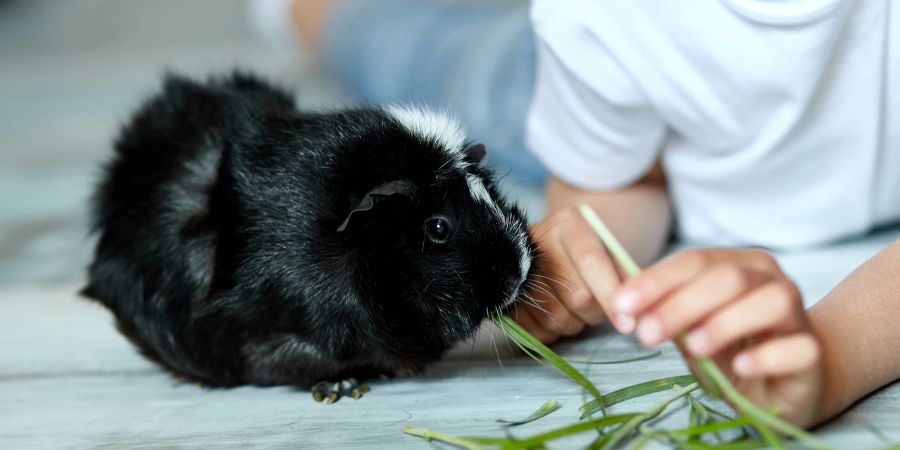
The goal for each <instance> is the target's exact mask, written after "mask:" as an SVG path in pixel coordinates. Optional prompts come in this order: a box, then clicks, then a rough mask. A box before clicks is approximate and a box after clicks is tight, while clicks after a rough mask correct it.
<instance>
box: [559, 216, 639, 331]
mask: <svg viewBox="0 0 900 450" xmlns="http://www.w3.org/2000/svg"><path fill="white" fill-rule="evenodd" d="M573 214H575V215H576V219H573V220H572V221H571V222H570V223H568V226H567V227H566V228H565V230H564V232H561V234H560V235H559V239H560V244H562V248H563V250H564V251H565V253H566V255H567V257H568V258H567V259H568V260H569V261H571V263H572V266H573V267H574V268H575V270H576V271H577V272H578V275H579V277H580V278H581V281H582V282H583V283H584V285H585V286H587V288H588V290H589V291H590V293H591V294H592V297H593V300H594V301H596V302H599V306H600V307H601V308H600V310H601V312H602V311H607V312H608V311H610V306H611V304H610V300H611V297H612V293H613V292H615V291H616V289H618V288H619V286H620V284H621V281H620V279H619V274H618V271H617V270H616V266H615V263H614V262H613V261H612V258H610V256H609V254H608V253H607V252H606V247H604V246H603V243H602V242H600V239H598V238H597V235H596V234H594V231H593V230H592V229H591V227H590V226H589V225H588V224H587V222H585V221H584V219H582V218H581V216H580V215H577V214H578V213H577V212H575V213H573ZM573 300H576V301H575V302H573V303H572V304H571V307H572V309H575V310H578V311H585V313H586V316H587V317H586V318H587V319H592V318H594V317H595V315H596V310H594V309H593V308H592V307H591V306H590V305H589V304H588V301H589V300H590V299H589V298H587V296H584V295H581V296H580V297H578V298H577V299H573ZM579 315H581V314H579ZM591 323H595V322H591ZM613 325H615V326H616V327H617V328H619V331H621V332H623V333H629V332H631V329H629V328H624V329H623V328H621V327H620V326H619V325H620V324H619V323H617V322H616V321H615V317H613ZM626 325H627V324H626ZM632 326H633V325H632Z"/></svg>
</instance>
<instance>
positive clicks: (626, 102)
mask: <svg viewBox="0 0 900 450" xmlns="http://www.w3.org/2000/svg"><path fill="white" fill-rule="evenodd" d="M577 3H579V2H573V3H572V4H577ZM564 5H565V6H564ZM593 6H595V7H596V5H595V4H594V5H593ZM588 20H589V16H587V17H586V15H585V14H581V13H580V12H579V11H578V8H577V7H572V6H571V5H570V4H569V2H568V1H567V2H559V1H557V0H536V1H535V2H534V3H533V7H532V23H533V24H534V29H535V41H536V46H537V78H536V82H535V90H534V96H533V98H532V103H531V106H530V108H529V112H528V118H527V122H526V131H525V134H526V136H525V137H526V143H527V145H528V147H529V149H530V150H531V151H532V152H533V153H534V154H535V155H536V156H537V157H538V158H539V159H540V160H541V161H542V162H543V163H544V165H545V166H546V167H547V168H548V169H549V170H550V171H551V172H552V173H553V174H554V175H556V176H557V177H559V178H560V179H562V180H564V181H566V182H568V183H570V184H573V185H575V186H578V187H580V188H583V189H591V190H610V189H616V188H620V187H623V186H627V185H629V184H631V183H633V182H634V181H637V180H638V179H640V178H641V177H642V176H643V175H645V174H646V173H647V171H648V170H649V169H650V168H651V167H652V165H653V163H654V162H655V161H656V158H657V155H658V153H659V149H660V146H661V143H662V140H663V139H664V136H665V131H666V126H665V123H664V122H663V120H662V119H661V117H659V115H658V114H657V113H656V111H655V110H654V108H653V107H652V105H651V104H650V103H649V102H648V101H647V99H646V97H645V95H644V93H643V92H642V91H641V90H640V88H639V87H638V85H637V84H636V83H635V81H634V79H633V78H632V77H631V76H630V74H629V72H628V68H627V67H624V65H623V64H624V63H623V62H622V61H621V59H620V58H617V57H616V55H615V53H614V50H612V49H610V48H609V46H607V45H605V43H604V40H603V36H602V34H601V33H599V32H598V30H597V29H595V28H592V26H591V24H590V23H588Z"/></svg>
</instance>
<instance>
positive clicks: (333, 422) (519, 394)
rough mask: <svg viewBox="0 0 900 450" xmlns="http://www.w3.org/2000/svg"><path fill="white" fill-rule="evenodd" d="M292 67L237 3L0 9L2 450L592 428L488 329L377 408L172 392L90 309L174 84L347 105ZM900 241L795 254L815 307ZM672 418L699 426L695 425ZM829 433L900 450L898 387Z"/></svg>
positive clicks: (103, 315)
mask: <svg viewBox="0 0 900 450" xmlns="http://www.w3.org/2000/svg"><path fill="white" fill-rule="evenodd" d="M294 61H296V59H295V58H293V57H292V56H291V55H289V54H285V53H278V52H275V51H273V50H270V49H268V48H266V47H265V46H264V45H263V44H262V43H260V42H259V41H257V40H255V39H254V38H253V36H251V34H250V33H249V32H248V31H247V29H246V23H245V18H244V16H243V4H242V3H241V2H239V1H228V2H225V1H218V0H203V1H192V2H180V1H176V0H165V1H154V2H136V1H132V2H124V1H121V0H93V1H89V0H83V1H71V2H38V1H25V0H18V1H17V0H7V1H5V2H4V1H0V448H3V449H6V448H9V449H31V448H384V449H396V448H414V449H415V448H423V449H424V448H429V446H428V444H426V443H424V442H421V441H419V440H417V439H415V438H412V437H409V436H404V435H403V434H402V429H403V427H406V426H417V427H428V428H433V429H437V430H442V431H447V432H451V433H458V434H489V435H498V436H499V435H501V434H502V433H503V432H502V431H501V429H500V428H499V427H498V425H497V423H496V422H495V420H496V419H498V418H519V417H523V416H525V415H527V414H528V413H530V412H531V411H532V410H534V409H535V408H537V407H538V406H539V405H541V404H542V403H543V402H544V401H546V400H547V399H549V398H555V399H557V400H559V401H560V402H562V404H563V408H562V409H561V410H560V411H558V412H556V413H555V414H553V415H551V416H549V417H547V418H545V419H543V420H541V421H539V422H536V423H534V424H531V425H527V426H525V427H522V428H521V429H519V430H518V431H516V433H518V434H522V435H527V434H530V433H534V432H538V431H542V430H546V429H548V428H551V427H554V426H559V425H562V424H564V423H567V422H569V421H571V420H573V419H574V418H575V417H577V407H578V406H579V405H580V404H581V402H582V394H581V393H580V392H579V390H578V389H577V388H576V387H575V386H574V385H572V384H571V383H569V382H568V381H566V380H565V379H563V378H561V377H559V376H557V375H556V374H555V373H553V372H550V371H548V370H547V369H544V368H543V367H541V366H539V365H538V364H536V363H534V362H533V361H531V360H529V359H527V358H525V357H522V356H521V355H515V354H513V353H512V352H511V351H510V350H509V348H508V344H507V343H506V342H505V341H504V340H503V339H502V337H501V336H499V335H497V336H493V337H494V339H493V343H494V344H495V345H492V339H491V338H490V337H491V334H490V330H487V331H486V332H485V333H482V334H481V335H480V336H479V338H478V339H477V340H476V342H469V343H465V344H464V345H461V346H460V347H459V348H458V349H456V350H455V351H454V352H453V353H452V354H451V355H450V356H449V357H448V358H447V359H446V360H445V361H443V362H441V363H439V364H437V365H435V366H434V367H432V368H430V369H429V370H428V371H427V372H426V373H425V374H424V375H422V376H419V377H415V378H410V379H402V380H394V381H387V382H383V381H378V382H373V383H372V391H371V392H370V393H369V394H368V395H367V396H366V397H364V398H363V399H361V400H359V401H352V400H342V401H340V402H338V403H336V404H334V405H325V404H319V403H315V402H313V401H312V400H311V398H310V396H309V394H308V393H307V392H302V391H299V390H296V389H292V388H286V387H281V388H266V389H261V388H252V387H244V388H237V389H229V390H207V389H201V388H199V387H197V386H195V385H190V384H182V385H173V384H172V380H171V378H170V377H169V375H167V374H166V373H164V372H162V371H160V370H158V369H157V368H155V367H154V366H153V365H151V364H149V363H148V362H146V361H145V360H143V359H141V358H140V357H139V356H138V355H137V354H136V353H135V351H134V350H133V349H132V348H131V347H130V346H129V345H128V344H127V343H126V341H125V340H124V339H123V338H122V337H121V336H119V335H118V334H117V333H116V331H115V330H114V328H113V326H112V321H111V318H110V316H109V314H108V313H107V312H106V311H104V310H103V309H101V308H100V307H98V306H97V305H95V304H92V303H90V302H87V301H85V300H82V299H80V298H78V297H77V296H76V294H75V293H76V291H77V290H78V288H79V287H80V285H81V283H82V280H83V277H84V267H85V264H86V262H87V259H88V257H89V254H90V251H91V246H92V241H90V240H89V238H88V231H87V225H86V220H85V204H86V201H87V196H88V193H89V191H90V186H91V183H92V180H94V179H95V176H96V174H97V169H96V166H97V163H98V162H99V161H101V160H102V159H103V157H104V155H105V154H106V153H107V152H108V151H109V141H110V139H111V137H112V135H113V134H114V132H115V130H116V127H117V125H118V123H119V122H120V121H121V120H122V118H123V117H124V116H125V115H126V114H127V113H128V111H129V110H130V109H131V108H133V107H134V106H135V105H136V104H137V102H138V100H139V99H140V97H141V96H142V95H145V94H147V93H149V92H151V91H152V90H153V89H154V87H155V85H156V84H155V83H156V81H157V79H158V75H159V74H160V73H161V71H162V69H163V68H165V67H169V68H175V69H178V70H182V71H186V72H188V73H195V74H199V73H205V72H207V71H210V70H215V69H221V68H222V67H230V66H233V65H242V66H248V67H253V68H255V69H257V70H259V71H261V72H264V73H267V74H269V75H271V76H273V77H274V78H276V79H279V80H282V81H284V82H287V83H290V84H291V85H293V86H296V87H298V89H299V90H300V91H301V92H302V93H303V95H302V96H301V98H302V99H303V102H305V103H306V104H323V103H326V104H327V103H328V102H332V103H334V102H337V101H338V99H339V98H340V97H339V96H338V95H337V92H336V90H335V89H334V87H333V86H332V85H331V83H329V82H328V80H327V79H323V78H322V77H321V76H314V75H311V74H310V70H309V68H308V67H301V66H298V65H297V64H295V62H294ZM518 195H520V196H524V197H525V198H527V199H529V200H531V201H532V202H534V201H539V199H538V198H536V197H534V195H533V194H529V193H527V192H519V193H518ZM898 235H900V231H898V230H892V231H888V232H884V233H881V234H878V235H875V236H872V237H870V238H867V239H864V240H860V241H856V242H848V243H844V244H841V245H836V246H834V247H830V248H826V249H818V250H813V251H808V252H801V253H795V254H790V255H781V257H780V259H781V261H782V263H783V264H784V266H785V268H786V270H787V271H788V273H790V274H791V276H793V277H794V278H795V279H796V280H797V281H798V282H799V283H800V285H801V287H802V290H803V292H804V294H805V296H806V298H808V299H810V301H814V300H815V299H817V298H820V297H821V296H822V295H823V294H824V293H825V292H827V291H828V290H829V289H830V288H831V287H833V286H834V285H835V284H836V283H837V282H838V281H839V280H840V279H841V278H842V277H843V276H844V275H846V274H847V273H849V271H850V270H852V268H853V267H854V266H855V265H856V264H858V263H859V262H861V261H863V260H864V259H865V258H867V257H869V256H870V255H872V254H873V253H875V252H876V251H877V250H878V249H879V248H881V247H883V246H885V245H886V244H887V243H888V242H890V241H891V240H892V239H895V238H896V237H897V236H898ZM557 350H558V351H559V352H561V353H562V354H564V355H565V356H567V357H571V358H578V359H584V358H589V357H591V355H592V354H593V355H594V357H596V358H602V359H612V358H619V357H625V356H629V355H638V354H642V353H643V352H644V351H645V350H643V349H640V348H639V347H638V346H637V345H636V344H635V343H634V342H633V340H632V339H631V338H626V337H620V336H614V335H612V334H610V333H609V330H608V329H606V328H603V327H600V328H598V329H595V330H591V332H590V333H589V336H585V337H583V338H582V339H579V340H573V341H569V342H565V343H563V344H561V345H559V346H558V347H557ZM860 350H861V351H865V349H860ZM498 358H499V360H498ZM683 373H686V369H685V367H684V365H683V364H682V362H681V360H680V358H679V356H678V354H677V352H676V351H675V350H674V349H673V348H671V347H663V354H662V355H661V356H659V357H657V358H653V359H649V360H645V361H640V362H634V363H628V364H621V365H612V366H594V367H592V368H591V369H590V378H591V379H592V380H593V381H595V382H596V383H597V385H598V387H599V388H600V389H601V390H605V391H609V390H612V389H615V388H618V387H622V386H625V385H629V384H633V383H635V382H638V381H643V380H649V379H654V378H659V377H664V376H670V375H677V374H683ZM657 399H658V398H655V397H650V398H646V399H641V400H639V401H634V402H632V403H626V404H623V405H619V406H617V407H616V410H618V411H629V410H637V409H639V408H646V407H648V406H649V405H650V404H652V403H654V402H655V401H656V400H657ZM666 420H668V421H670V422H671V423H672V424H673V426H676V425H680V424H684V423H685V421H686V413H685V412H684V410H683V409H682V410H680V411H679V412H678V413H677V414H674V415H672V416H670V417H669V418H668V419H666ZM875 430H877V431H875ZM817 433H818V434H820V435H821V436H822V437H823V438H825V439H827V440H828V441H830V442H832V443H834V444H835V446H836V447H838V448H874V447H878V446H883V445H885V444H887V443H889V442H900V385H897V384H895V385H893V386H890V387H887V388H885V389H882V390H881V391H880V392H878V393H876V394H875V395H872V396H871V397H869V398H867V399H865V400H864V401H863V402H861V403H860V404H859V405H857V406H855V407H854V408H852V409H851V410H850V411H848V412H847V413H846V414H844V415H843V416H841V417H840V418H839V419H837V420H835V421H834V422H833V423H831V424H828V425H827V426H825V427H822V428H821V429H820V430H818V431H817ZM580 443H584V441H583V440H578V439H574V440H568V441H564V442H561V443H560V445H559V448H577V446H578V444H580ZM554 448H556V447H554Z"/></svg>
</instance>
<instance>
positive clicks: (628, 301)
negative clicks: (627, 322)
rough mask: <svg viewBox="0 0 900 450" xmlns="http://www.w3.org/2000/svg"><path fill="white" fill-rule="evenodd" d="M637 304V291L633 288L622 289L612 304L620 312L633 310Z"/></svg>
mask: <svg viewBox="0 0 900 450" xmlns="http://www.w3.org/2000/svg"><path fill="white" fill-rule="evenodd" d="M637 305H638V293H637V291H635V290H634V289H629V288H625V289H622V290H621V291H619V293H618V294H616V298H614V299H613V306H614V307H615V308H616V309H617V310H619V311H621V312H634V310H635V309H637Z"/></svg>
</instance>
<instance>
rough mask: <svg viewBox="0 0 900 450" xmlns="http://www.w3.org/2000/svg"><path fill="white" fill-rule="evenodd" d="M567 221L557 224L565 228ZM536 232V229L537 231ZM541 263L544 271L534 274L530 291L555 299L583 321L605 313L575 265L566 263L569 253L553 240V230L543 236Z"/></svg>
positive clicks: (592, 320)
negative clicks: (573, 266)
mask: <svg viewBox="0 0 900 450" xmlns="http://www.w3.org/2000/svg"><path fill="white" fill-rule="evenodd" d="M566 225H567V224H560V227H561V229H565V228H566ZM536 231H537V230H536ZM541 239H542V240H541V241H540V244H541V246H540V249H541V252H542V255H541V261H540V266H542V267H543V269H544V273H542V274H538V275H536V276H535V277H534V281H533V282H532V285H533V288H532V289H531V294H532V295H533V296H534V297H535V298H537V299H544V298H555V299H558V300H559V301H560V302H561V303H562V304H563V305H564V306H565V307H566V309H568V310H569V312H571V313H572V314H573V315H575V316H576V317H578V318H579V319H580V320H581V321H582V322H584V323H588V324H592V325H593V324H597V323H600V322H602V321H603V319H604V317H606V314H604V312H603V307H601V306H600V303H599V302H598V301H597V299H596V298H594V295H593V293H591V291H590V289H589V288H588V287H587V286H586V285H585V284H584V283H583V282H582V281H581V279H580V276H579V275H578V274H577V273H575V271H574V268H572V267H571V266H569V264H568V263H569V256H568V254H567V253H566V251H565V249H564V248H563V246H562V244H560V243H559V241H558V240H557V239H556V236H555V234H554V233H553V230H551V231H550V232H549V233H547V234H545V235H542V238H541Z"/></svg>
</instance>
